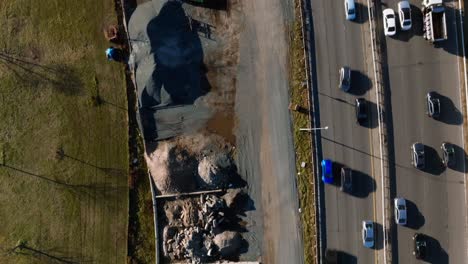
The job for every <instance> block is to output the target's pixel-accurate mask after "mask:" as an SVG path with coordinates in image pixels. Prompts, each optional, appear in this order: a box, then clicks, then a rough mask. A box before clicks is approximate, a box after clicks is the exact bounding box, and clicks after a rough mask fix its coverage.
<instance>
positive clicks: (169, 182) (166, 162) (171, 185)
mask: <svg viewBox="0 0 468 264" xmlns="http://www.w3.org/2000/svg"><path fill="white" fill-rule="evenodd" d="M146 159H147V164H148V167H149V169H150V171H151V175H152V176H153V179H154V182H155V184H156V187H157V189H158V190H159V191H160V192H161V193H176V192H191V191H193V190H195V180H194V176H195V174H196V173H197V165H198V162H197V160H196V158H195V157H194V156H193V155H191V154H190V153H189V152H188V151H187V150H185V149H183V148H180V147H179V146H177V145H176V144H174V143H172V142H168V141H163V142H160V144H159V146H158V148H157V149H156V150H155V151H154V152H153V153H151V154H150V155H149V156H146Z"/></svg>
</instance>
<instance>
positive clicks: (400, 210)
mask: <svg viewBox="0 0 468 264" xmlns="http://www.w3.org/2000/svg"><path fill="white" fill-rule="evenodd" d="M393 205H394V207H395V223H396V224H397V225H406V221H407V219H406V218H407V213H406V200H405V199H403V198H395V199H394V200H393Z"/></svg>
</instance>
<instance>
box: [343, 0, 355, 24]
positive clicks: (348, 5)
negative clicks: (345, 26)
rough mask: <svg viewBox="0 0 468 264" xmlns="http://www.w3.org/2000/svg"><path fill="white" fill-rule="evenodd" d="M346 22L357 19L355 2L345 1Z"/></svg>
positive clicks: (351, 0) (352, 0)
mask: <svg viewBox="0 0 468 264" xmlns="http://www.w3.org/2000/svg"><path fill="white" fill-rule="evenodd" d="M344 7H345V15H346V20H354V19H356V5H355V4H354V0H344Z"/></svg>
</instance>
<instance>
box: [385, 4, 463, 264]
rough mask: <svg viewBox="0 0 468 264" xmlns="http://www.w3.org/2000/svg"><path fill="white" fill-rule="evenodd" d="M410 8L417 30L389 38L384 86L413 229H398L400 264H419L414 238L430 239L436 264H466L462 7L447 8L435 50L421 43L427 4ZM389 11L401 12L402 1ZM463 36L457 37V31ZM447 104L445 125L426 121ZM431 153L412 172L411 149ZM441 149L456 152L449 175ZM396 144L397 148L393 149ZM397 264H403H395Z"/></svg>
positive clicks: (400, 189)
mask: <svg viewBox="0 0 468 264" xmlns="http://www.w3.org/2000/svg"><path fill="white" fill-rule="evenodd" d="M410 3H411V4H412V14H413V28H412V30H411V31H409V32H401V31H400V32H398V33H397V35H396V36H395V37H393V38H386V46H387V49H386V50H387V52H386V56H387V69H388V76H389V78H388V79H389V81H388V83H387V84H386V85H387V86H388V87H387V88H388V90H389V91H390V93H387V96H391V105H392V107H391V110H392V116H393V118H392V121H393V146H394V150H395V152H394V154H395V155H394V157H395V164H394V169H395V170H394V172H395V173H394V175H390V176H391V177H395V180H394V182H395V183H396V186H395V191H394V194H395V195H396V196H398V197H403V198H405V199H407V200H408V202H409V205H410V206H409V208H408V209H409V211H410V212H409V216H410V218H409V224H408V226H406V227H401V226H398V227H397V232H396V235H397V237H396V239H395V240H396V241H397V243H398V246H394V248H393V250H394V251H397V252H394V256H398V257H397V259H395V263H417V261H416V259H415V258H414V256H412V250H413V244H412V243H413V241H412V239H411V238H412V236H413V235H414V233H416V232H419V233H423V234H425V235H428V236H429V237H431V240H432V241H431V244H432V245H431V246H430V252H429V256H428V260H429V262H431V263H468V260H467V256H466V254H467V247H468V246H467V244H466V241H465V238H466V233H465V223H466V204H465V202H464V201H465V185H464V184H465V182H464V177H465V175H464V172H465V165H464V156H465V152H464V151H463V147H464V146H463V130H462V129H463V128H462V122H463V117H462V113H461V89H464V88H463V87H461V81H460V73H461V71H462V69H461V68H460V65H459V57H458V55H457V54H459V47H458V46H457V43H458V42H457V38H458V32H457V20H456V13H455V12H458V11H457V10H456V8H457V3H458V2H457V1H452V2H449V1H446V3H445V4H446V17H447V30H448V40H447V41H444V42H442V43H441V44H440V45H438V46H439V47H434V46H433V45H432V44H431V43H429V42H427V41H425V40H424V38H423V37H422V36H421V35H422V31H421V28H422V27H421V21H422V20H421V11H420V10H421V6H420V4H421V2H420V1H414V0H413V1H410ZM387 7H390V8H393V9H394V10H396V9H397V1H388V4H387ZM458 30H459V29H458ZM429 91H435V92H437V93H439V94H440V95H441V96H443V97H442V99H441V117H440V120H434V119H432V118H430V117H428V116H427V115H426V113H425V112H426V94H427V93H428V92H429ZM416 141H418V142H421V143H423V144H425V145H426V150H425V152H426V163H427V165H426V169H425V170H424V171H422V170H418V169H415V168H414V167H413V166H412V165H411V153H410V146H411V144H412V143H414V142H416ZM442 142H450V143H453V144H455V145H456V146H457V147H456V156H457V160H456V161H457V164H456V165H455V167H454V168H448V169H443V167H442V166H441V165H442V164H441V162H440V157H441V151H440V146H441V144H442ZM390 143H392V142H390ZM396 260H398V261H396Z"/></svg>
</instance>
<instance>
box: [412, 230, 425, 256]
mask: <svg viewBox="0 0 468 264" xmlns="http://www.w3.org/2000/svg"><path fill="white" fill-rule="evenodd" d="M413 242H414V249H413V255H414V256H415V257H416V258H417V259H424V258H426V255H427V244H428V243H427V239H426V237H425V236H424V235H423V234H420V233H416V234H414V236H413Z"/></svg>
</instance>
